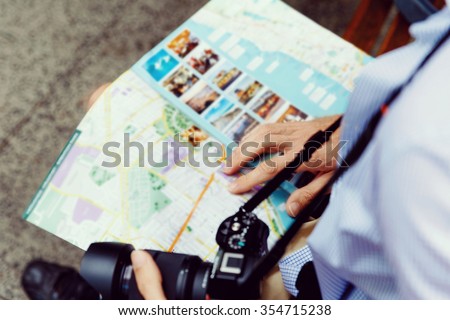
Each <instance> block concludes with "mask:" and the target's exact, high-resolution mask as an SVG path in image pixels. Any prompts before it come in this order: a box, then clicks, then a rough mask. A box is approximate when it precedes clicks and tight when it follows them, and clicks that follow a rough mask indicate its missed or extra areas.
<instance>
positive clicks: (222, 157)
mask: <svg viewBox="0 0 450 320" xmlns="http://www.w3.org/2000/svg"><path fill="white" fill-rule="evenodd" d="M143 14H144V13H143ZM370 60H371V58H370V57H369V56H368V55H366V54H365V53H363V52H362V51H360V50H359V49H357V48H355V47H354V46H352V45H351V44H349V43H347V42H345V41H344V40H342V39H340V38H339V37H337V36H336V35H334V34H332V33H331V32H329V31H327V30H326V29H324V28H322V27H320V26H319V25H317V24H316V23H314V22H312V21H311V20H309V19H308V18H306V17H304V16H303V15H301V14H300V13H298V12H297V11H295V10H294V9H292V8H290V7H289V6H287V5H286V4H285V3H283V2H281V1H278V0H239V1H238V0H235V1H220V0H213V1H210V2H209V3H208V4H207V5H206V6H205V7H203V8H202V9H201V10H200V11H198V12H197V13H196V14H195V15H194V16H192V17H191V18H190V19H189V20H187V21H186V22H184V23H183V24H182V25H181V26H180V27H179V28H177V29H176V30H174V32H172V33H171V34H170V35H169V36H168V37H167V38H166V39H164V40H163V41H162V42H161V43H160V44H159V45H157V46H156V47H155V48H153V49H152V50H151V51H149V52H148V53H147V54H145V55H144V57H142V58H141V59H140V60H139V61H138V62H137V63H136V64H135V65H134V66H133V67H132V68H131V69H130V70H128V71H126V72H125V73H124V74H122V75H121V76H120V77H119V78H118V79H117V80H116V81H115V82H114V83H112V84H111V85H110V86H109V87H108V89H107V90H106V91H105V92H104V93H103V95H102V96H101V97H100V98H99V99H98V100H97V101H96V103H95V104H94V106H93V107H92V108H91V109H90V110H89V112H88V113H87V114H86V116H85V117H84V119H83V120H82V121H81V123H80V124H79V125H78V127H77V129H76V130H75V132H74V133H73V135H72V136H71V138H70V139H69V141H68V142H67V144H66V146H65V147H64V149H63V150H62V152H61V154H60V155H59V157H58V159H57V160H56V162H55V163H54V165H53V167H52V168H51V169H50V172H49V173H48V175H47V177H46V178H45V180H44V182H43V183H42V185H41V186H40V188H39V190H38V191H37V193H36V195H35V196H34V198H33V199H32V201H31V203H30V205H29V207H28V208H27V210H26V212H25V213H24V218H25V219H26V220H27V221H29V222H31V223H33V224H35V225H37V226H39V227H41V228H43V229H45V230H47V231H48V232H51V233H53V234H55V235H57V236H58V237H61V238H62V239H64V240H66V241H68V242H70V243H72V244H74V245H76V246H78V247H80V248H82V249H87V247H88V246H89V245H90V244H91V243H92V242H97V241H119V242H125V243H132V244H133V245H134V246H135V247H137V248H150V249H156V250H163V251H170V252H172V251H173V252H181V253H189V254H195V255H198V256H200V257H201V258H202V259H205V260H211V259H212V258H213V257H214V255H215V253H216V250H217V245H216V243H215V233H216V230H217V227H218V226H219V224H220V222H221V221H222V220H224V219H225V218H227V217H228V216H230V215H232V214H234V213H235V212H236V211H237V209H238V208H239V207H240V206H241V205H242V204H243V203H244V202H245V201H246V200H247V199H248V198H249V197H250V196H251V194H252V193H248V194H246V195H242V196H236V195H232V194H230V193H229V192H228V191H227V185H228V184H229V183H230V181H232V180H233V179H235V178H236V177H229V176H226V175H225V174H223V173H222V171H221V167H222V166H223V162H224V161H226V157H227V155H229V153H230V152H229V151H230V150H231V149H232V147H233V146H235V145H236V144H237V143H239V141H240V140H241V139H242V137H243V136H244V135H245V134H247V133H248V132H250V131H251V130H252V129H253V128H255V127H256V126H257V125H259V124H262V123H273V122H280V123H283V122H292V121H308V120H311V119H314V118H317V117H322V116H326V115H332V114H339V113H343V112H344V111H345V108H346V106H347V103H348V98H349V95H350V92H351V91H352V89H353V82H354V79H355V78H356V76H357V75H358V73H359V72H360V70H361V68H362V67H363V66H364V65H365V64H367V63H368V62H369V61H370ZM205 154H208V155H209V156H208V157H206V156H205ZM292 190H293V186H292V185H291V184H289V183H286V184H284V185H283V186H282V187H281V188H279V189H278V191H276V192H275V193H274V194H273V195H272V196H271V197H270V198H269V199H267V200H266V201H264V202H263V203H262V204H261V205H260V206H259V207H258V209H257V210H256V211H255V213H256V214H257V215H258V217H259V218H261V219H262V220H263V221H265V222H266V224H267V225H268V226H269V228H270V236H269V246H270V245H272V244H273V243H274V242H275V241H276V240H277V239H278V238H279V237H280V236H281V235H282V234H283V233H284V232H285V230H286V229H287V228H288V227H289V225H290V224H291V223H292V219H291V218H290V217H289V216H288V215H287V213H286V210H285V201H286V199H287V197H288V196H289V193H290V192H291V191H292Z"/></svg>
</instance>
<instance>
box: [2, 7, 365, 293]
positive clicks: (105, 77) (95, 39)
mask: <svg viewBox="0 0 450 320" xmlns="http://www.w3.org/2000/svg"><path fill="white" fill-rule="evenodd" d="M233 1H238V0H233ZM231 2H232V1H230V3H231ZM287 2H288V3H289V4H291V5H292V6H294V7H295V8H296V9H298V10H299V11H301V12H303V13H304V14H305V15H307V16H309V17H311V18H313V19H314V20H316V21H318V22H319V23H320V24H322V25H324V26H325V27H327V28H329V29H331V30H333V31H334V32H336V33H342V32H343V30H344V29H345V27H346V25H347V23H348V21H349V19H350V18H351V15H352V13H353V10H354V8H355V6H356V4H357V3H358V0H320V1H317V0H289V1H287ZM204 3H206V1H205V0H197V1H196V0H164V1H162V0H159V1H158V0H128V1H122V0H109V1H100V0H95V1H94V0H79V1H70V0H61V1H57V0H39V1H34V0H17V1H10V0H0V79H1V84H0V298H3V299H22V298H25V295H24V294H23V292H22V290H21V287H20V275H21V272H22V269H23V267H24V265H25V264H26V262H27V261H29V260H30V259H33V258H36V257H41V258H45V259H48V260H51V261H56V262H59V263H62V264H68V265H72V266H75V267H78V265H79V261H80V258H81V256H82V252H81V250H79V249H77V248H75V247H73V246H72V245H70V244H68V243H66V242H64V241H62V240H60V239H58V238H56V237H54V236H52V235H50V234H48V233H46V232H44V231H41V230H39V229H38V228H36V227H34V226H32V225H31V224H28V223H26V222H24V221H23V220H22V219H21V214H22V212H23V211H24V209H25V207H26V206H27V204H28V202H29V201H30V199H31V197H32V196H33V194H34V192H35V191H36V189H37V187H38V186H39V184H40V183H41V181H42V180H43V178H44V177H45V175H46V174H47V171H48V170H49V168H50V167H51V164H52V163H53V161H54V160H55V158H56V157H57V155H58V153H59V151H60V150H61V148H62V147H63V146H64V144H65V142H66V140H67V138H68V137H69V136H70V134H71V133H72V131H73V130H74V128H75V127H76V125H77V124H78V122H79V121H80V120H81V118H82V117H83V108H82V106H83V105H84V104H85V100H86V97H87V96H88V94H89V93H90V92H91V90H93V89H94V88H96V87H97V86H99V85H100V84H102V83H104V82H107V81H112V80H114V79H115V78H116V77H117V76H118V75H119V74H120V73H122V72H123V71H125V70H126V69H128V68H129V67H130V66H131V65H132V64H133V63H134V62H135V61H136V60H137V59H138V58H139V57H140V56H142V55H143V54H144V53H145V52H146V51H148V50H149V49H150V48H151V47H152V46H154V45H155V44H156V43H158V42H159V41H160V40H161V39H162V38H163V37H164V36H165V35H167V34H168V33H169V32H170V31H171V30H172V29H174V28H175V27H176V26H177V25H179V24H180V23H182V22H183V21H184V20H185V19H187V18H188V17H189V16H190V15H192V14H193V13H194V12H195V11H196V10H197V9H199V8H200V7H201V6H202V5H203V4H204Z"/></svg>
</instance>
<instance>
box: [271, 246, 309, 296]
mask: <svg viewBox="0 0 450 320" xmlns="http://www.w3.org/2000/svg"><path fill="white" fill-rule="evenodd" d="M312 260H313V257H312V253H311V249H310V248H309V246H308V245H307V246H305V247H303V248H301V249H300V250H298V251H295V252H294V253H291V254H290V255H288V256H286V257H284V258H283V259H281V260H280V261H278V266H279V268H280V272H281V277H282V278H283V284H284V287H285V288H286V290H287V291H288V292H289V293H290V294H292V295H293V296H295V297H296V296H297V295H298V290H297V288H296V287H295V283H296V282H297V277H298V274H299V273H300V270H301V269H302V267H303V265H304V264H305V263H307V262H309V261H312Z"/></svg>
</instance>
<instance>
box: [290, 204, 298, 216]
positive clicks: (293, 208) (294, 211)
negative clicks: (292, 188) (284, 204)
mask: <svg viewBox="0 0 450 320" xmlns="http://www.w3.org/2000/svg"><path fill="white" fill-rule="evenodd" d="M298 210H300V205H299V204H298V202H295V201H294V202H291V203H290V204H289V205H288V214H289V215H290V216H291V217H294V216H295V215H296V214H297V213H298Z"/></svg>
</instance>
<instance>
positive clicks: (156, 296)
mask: <svg viewBox="0 0 450 320" xmlns="http://www.w3.org/2000/svg"><path fill="white" fill-rule="evenodd" d="M131 262H132V264H133V271H134V275H135V277H136V282H137V285H138V288H139V292H140V293H141V295H142V296H143V297H144V299H146V300H165V299H166V296H165V295H164V290H163V287H162V277H161V273H160V272H159V269H158V266H157V265H156V263H155V261H154V260H153V258H152V257H151V256H150V254H149V253H147V252H145V251H140V250H135V251H133V252H132V253H131Z"/></svg>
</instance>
